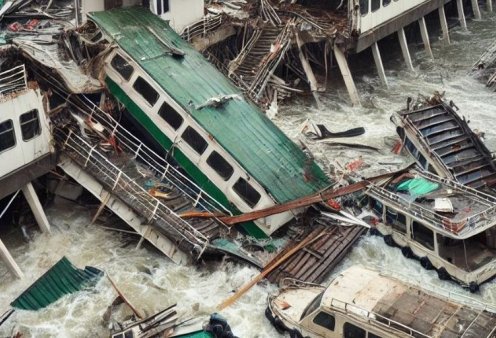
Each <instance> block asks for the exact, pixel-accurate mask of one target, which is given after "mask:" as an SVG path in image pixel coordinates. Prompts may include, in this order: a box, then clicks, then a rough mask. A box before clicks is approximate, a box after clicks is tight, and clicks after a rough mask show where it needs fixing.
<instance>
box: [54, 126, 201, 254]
mask: <svg viewBox="0 0 496 338" xmlns="http://www.w3.org/2000/svg"><path fill="white" fill-rule="evenodd" d="M55 136H56V140H57V141H58V142H59V144H60V145H61V146H62V151H63V153H64V154H66V155H67V156H69V157H70V158H71V159H73V160H74V161H75V162H76V163H78V164H79V165H80V166H82V167H83V168H84V169H85V171H87V172H88V173H89V174H91V175H93V177H95V178H96V179H97V180H98V181H99V182H100V183H102V184H103V185H104V187H105V188H106V189H107V190H108V191H109V192H110V193H111V194H114V195H116V196H118V198H119V199H121V200H123V201H124V202H125V203H126V204H127V205H128V206H129V207H131V208H132V209H134V210H135V211H137V212H138V213H139V214H140V215H142V216H144V217H145V218H146V219H147V222H148V223H149V224H154V225H156V226H158V227H159V228H160V229H163V230H165V231H166V233H167V234H168V235H170V236H171V237H173V238H174V239H175V242H176V243H181V242H183V241H186V242H187V243H189V244H191V247H192V248H196V249H197V251H198V253H199V254H200V255H201V254H202V253H203V251H204V249H205V248H206V247H207V245H208V239H207V237H205V235H203V234H202V233H201V232H199V231H198V230H196V229H195V228H194V227H193V226H192V225H190V224H189V223H188V222H186V221H185V220H184V219H182V218H181V217H180V216H179V215H177V214H176V213H175V212H174V211H173V210H171V209H170V208H169V207H167V205H165V204H164V203H162V202H161V201H160V200H159V199H157V198H155V197H153V196H152V195H150V194H149V193H148V191H146V190H145V189H144V188H143V187H142V186H141V185H139V184H138V183H137V182H136V181H135V180H134V179H132V178H131V177H129V176H128V175H127V174H126V173H125V172H123V171H122V170H121V169H119V168H118V167H117V166H115V165H114V164H113V163H112V162H111V161H109V160H108V159H107V157H106V156H105V155H103V154H101V153H100V152H99V151H98V149H97V147H98V145H91V144H89V143H88V142H87V141H86V140H85V139H84V138H82V137H80V136H79V135H78V134H77V132H75V131H73V130H72V129H70V130H69V131H66V130H65V129H61V128H56V131H55Z"/></svg>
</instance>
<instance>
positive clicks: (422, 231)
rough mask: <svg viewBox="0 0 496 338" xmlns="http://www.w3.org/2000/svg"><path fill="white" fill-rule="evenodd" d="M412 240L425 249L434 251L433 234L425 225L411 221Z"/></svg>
mask: <svg viewBox="0 0 496 338" xmlns="http://www.w3.org/2000/svg"><path fill="white" fill-rule="evenodd" d="M412 238H413V239H414V240H415V241H416V242H417V243H419V244H421V245H422V246H424V247H426V248H427V249H430V250H434V232H433V231H432V230H431V229H429V228H427V227H426V226H425V225H423V224H421V223H419V222H416V221H413V222H412Z"/></svg>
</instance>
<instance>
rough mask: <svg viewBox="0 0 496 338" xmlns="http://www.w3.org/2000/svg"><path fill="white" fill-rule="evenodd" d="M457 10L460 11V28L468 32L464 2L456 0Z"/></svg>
mask: <svg viewBox="0 0 496 338" xmlns="http://www.w3.org/2000/svg"><path fill="white" fill-rule="evenodd" d="M456 8H457V9H458V20H460V26H462V28H463V29H465V30H467V20H465V10H464V9H463V0H456Z"/></svg>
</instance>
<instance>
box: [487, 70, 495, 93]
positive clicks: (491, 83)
mask: <svg viewBox="0 0 496 338" xmlns="http://www.w3.org/2000/svg"><path fill="white" fill-rule="evenodd" d="M486 86H487V87H489V88H490V89H493V90H496V71H495V72H494V74H493V75H491V76H490V77H489V79H488V80H487V84H486Z"/></svg>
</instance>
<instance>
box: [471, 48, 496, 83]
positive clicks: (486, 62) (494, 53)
mask: <svg viewBox="0 0 496 338" xmlns="http://www.w3.org/2000/svg"><path fill="white" fill-rule="evenodd" d="M472 74H473V75H475V76H476V77H478V78H480V79H481V80H483V81H486V86H487V87H489V88H490V89H492V90H495V91H496V42H495V43H494V44H492V45H491V46H489V47H488V48H487V50H486V52H485V53H484V54H482V56H481V58H480V59H479V60H477V62H476V63H475V64H474V66H473V67H472Z"/></svg>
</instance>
